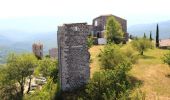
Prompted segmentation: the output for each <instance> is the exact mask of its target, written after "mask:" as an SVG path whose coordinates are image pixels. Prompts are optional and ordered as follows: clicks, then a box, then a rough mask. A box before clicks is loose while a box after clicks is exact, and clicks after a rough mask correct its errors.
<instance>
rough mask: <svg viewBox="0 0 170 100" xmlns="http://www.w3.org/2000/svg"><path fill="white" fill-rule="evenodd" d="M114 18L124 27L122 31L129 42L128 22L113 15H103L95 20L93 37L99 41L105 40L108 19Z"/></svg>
mask: <svg viewBox="0 0 170 100" xmlns="http://www.w3.org/2000/svg"><path fill="white" fill-rule="evenodd" d="M111 16H113V17H114V18H115V19H116V20H117V21H118V22H119V23H120V25H121V26H122V30H123V32H124V38H125V41H128V37H129V36H128V33H127V21H126V20H125V19H123V18H120V17H117V16H114V15H112V14H110V15H101V16H99V17H97V18H95V19H93V23H92V26H93V36H94V37H97V38H98V39H100V38H104V33H105V29H106V23H107V19H108V18H109V17H111Z"/></svg>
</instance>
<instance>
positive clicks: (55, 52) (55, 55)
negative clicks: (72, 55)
mask: <svg viewBox="0 0 170 100" xmlns="http://www.w3.org/2000/svg"><path fill="white" fill-rule="evenodd" d="M49 56H50V58H53V59H56V58H58V49H57V48H51V49H50V50H49Z"/></svg>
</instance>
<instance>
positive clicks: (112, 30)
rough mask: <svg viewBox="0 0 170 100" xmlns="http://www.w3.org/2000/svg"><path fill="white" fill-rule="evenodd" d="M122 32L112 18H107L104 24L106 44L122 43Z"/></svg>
mask: <svg viewBox="0 0 170 100" xmlns="http://www.w3.org/2000/svg"><path fill="white" fill-rule="evenodd" d="M123 35H124V33H123V31H122V27H121V25H120V23H119V22H118V21H116V19H115V18H114V17H109V18H108V20H107V23H106V38H107V41H108V42H114V43H116V44H119V43H120V42H122V41H123Z"/></svg>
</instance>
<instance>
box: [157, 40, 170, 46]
mask: <svg viewBox="0 0 170 100" xmlns="http://www.w3.org/2000/svg"><path fill="white" fill-rule="evenodd" d="M159 44H160V47H167V46H170V39H163V40H160V41H159Z"/></svg>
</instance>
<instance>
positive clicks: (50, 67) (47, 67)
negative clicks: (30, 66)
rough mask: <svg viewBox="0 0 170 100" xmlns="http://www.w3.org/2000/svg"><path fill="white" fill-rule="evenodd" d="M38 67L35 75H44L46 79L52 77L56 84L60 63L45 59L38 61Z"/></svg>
mask: <svg viewBox="0 0 170 100" xmlns="http://www.w3.org/2000/svg"><path fill="white" fill-rule="evenodd" d="M38 62H39V64H38V67H37V68H36V69H35V74H36V75H39V74H42V76H44V77H46V78H47V77H51V78H53V80H54V81H55V82H56V81H57V80H58V66H57V65H58V62H57V60H54V59H50V58H43V59H42V60H39V61H38Z"/></svg>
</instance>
